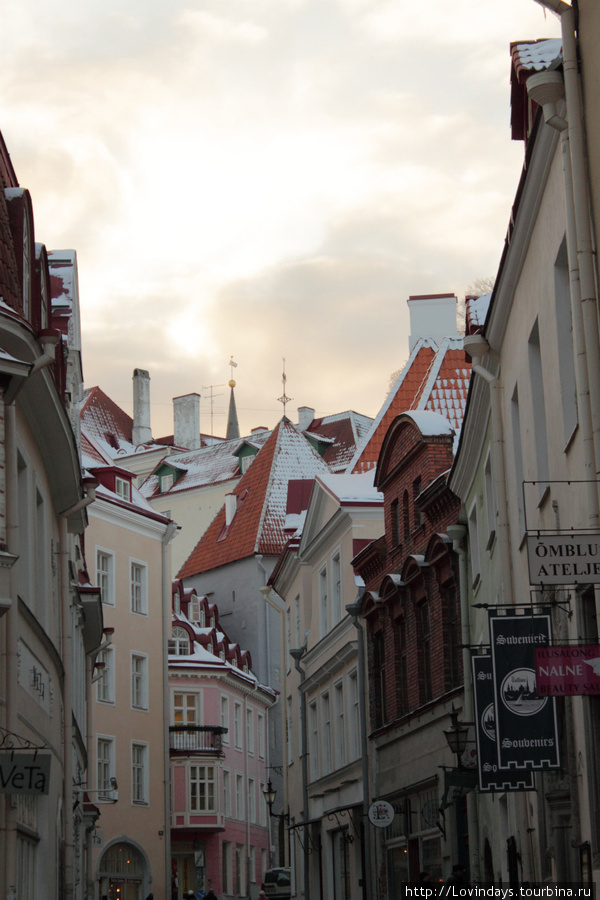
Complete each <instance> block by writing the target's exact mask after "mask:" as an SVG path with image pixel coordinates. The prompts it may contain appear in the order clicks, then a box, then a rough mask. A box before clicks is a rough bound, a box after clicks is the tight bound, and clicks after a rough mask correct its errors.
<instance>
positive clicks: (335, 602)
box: [331, 552, 343, 625]
mask: <svg viewBox="0 0 600 900" xmlns="http://www.w3.org/2000/svg"><path fill="white" fill-rule="evenodd" d="M331 578H332V584H331V588H332V591H333V597H332V610H331V611H332V616H333V624H334V625H335V624H336V623H337V622H340V621H341V619H342V615H343V609H342V561H341V557H340V554H339V552H338V553H335V554H334V556H333V559H332V560H331Z"/></svg>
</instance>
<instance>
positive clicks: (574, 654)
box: [535, 644, 600, 697]
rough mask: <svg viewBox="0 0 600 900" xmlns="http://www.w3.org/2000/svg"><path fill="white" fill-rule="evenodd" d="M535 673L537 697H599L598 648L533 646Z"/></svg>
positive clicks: (599, 658) (595, 646) (594, 645)
mask: <svg viewBox="0 0 600 900" xmlns="http://www.w3.org/2000/svg"><path fill="white" fill-rule="evenodd" d="M535 674H536V678H537V689H538V694H540V695H547V696H549V697H564V696H566V695H569V696H572V695H573V694H600V646H598V644H591V645H587V646H585V647H584V646H582V647H574V646H568V645H567V646H562V645H554V646H552V647H536V650H535Z"/></svg>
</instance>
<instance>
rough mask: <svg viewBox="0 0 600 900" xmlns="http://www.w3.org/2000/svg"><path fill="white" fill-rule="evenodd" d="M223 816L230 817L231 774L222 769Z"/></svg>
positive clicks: (227, 770)
mask: <svg viewBox="0 0 600 900" xmlns="http://www.w3.org/2000/svg"><path fill="white" fill-rule="evenodd" d="M223 815H224V816H227V817H228V818H229V817H230V816H231V772H230V771H229V769H223Z"/></svg>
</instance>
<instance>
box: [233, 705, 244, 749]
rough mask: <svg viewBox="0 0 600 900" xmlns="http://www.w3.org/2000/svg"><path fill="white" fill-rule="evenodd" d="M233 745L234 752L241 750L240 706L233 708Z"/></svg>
mask: <svg viewBox="0 0 600 900" xmlns="http://www.w3.org/2000/svg"><path fill="white" fill-rule="evenodd" d="M233 744H234V747H235V748H236V750H241V749H242V704H241V703H235V704H234V706H233Z"/></svg>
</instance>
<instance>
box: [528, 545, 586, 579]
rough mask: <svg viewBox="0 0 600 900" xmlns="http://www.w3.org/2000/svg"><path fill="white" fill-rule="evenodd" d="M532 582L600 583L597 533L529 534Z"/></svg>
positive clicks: (530, 576) (530, 577) (530, 575)
mask: <svg viewBox="0 0 600 900" xmlns="http://www.w3.org/2000/svg"><path fill="white" fill-rule="evenodd" d="M527 555H528V558H529V582H530V584H600V539H599V538H598V535H596V534H577V535H573V536H571V537H569V536H568V535H564V534H542V535H539V536H538V537H536V536H534V535H531V534H530V535H528V537H527Z"/></svg>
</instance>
